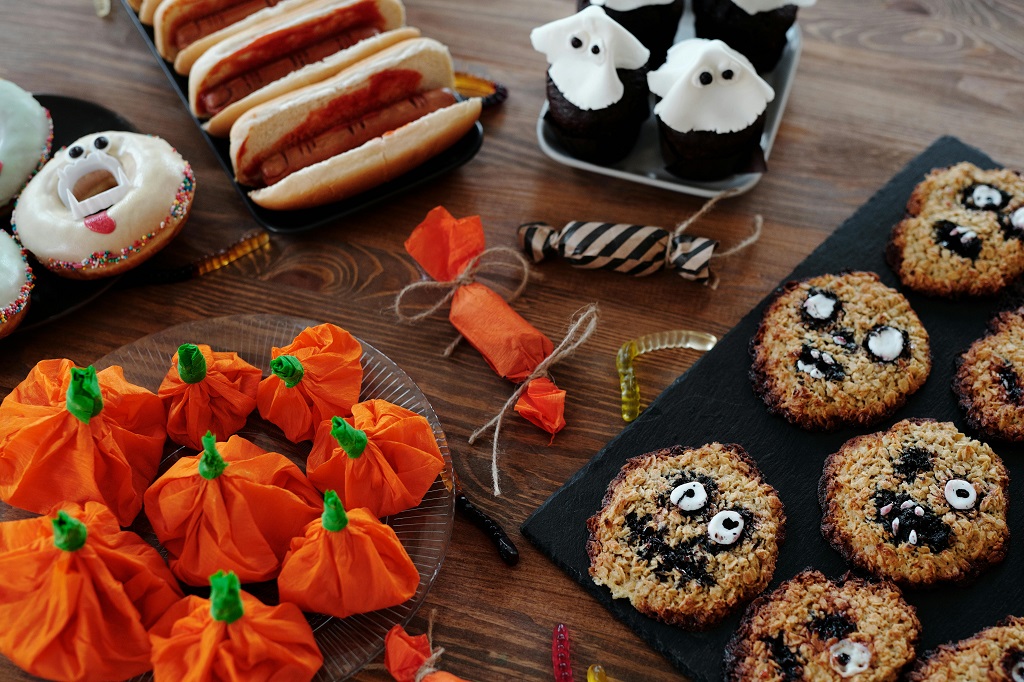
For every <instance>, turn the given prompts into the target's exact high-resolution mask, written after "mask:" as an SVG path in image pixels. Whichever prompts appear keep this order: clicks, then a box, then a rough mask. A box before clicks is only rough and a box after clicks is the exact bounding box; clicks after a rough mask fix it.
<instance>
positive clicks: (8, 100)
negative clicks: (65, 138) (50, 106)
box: [0, 80, 53, 207]
mask: <svg viewBox="0 0 1024 682" xmlns="http://www.w3.org/2000/svg"><path fill="white" fill-rule="evenodd" d="M52 142H53V122H52V121H51V120H50V112H48V111H47V110H46V109H44V108H43V107H42V105H40V104H39V102H37V101H35V99H33V97H32V95H30V94H28V93H27V92H25V91H24V90H22V89H21V88H19V87H18V86H17V85H15V84H14V83H11V82H10V81H5V80H0V207H3V206H6V205H7V204H8V203H9V202H10V201H11V199H13V198H14V197H16V196H17V195H18V192H20V191H21V188H22V187H24V186H25V183H26V182H28V180H29V178H31V177H32V175H33V174H34V173H35V172H36V171H37V170H39V169H40V168H41V167H42V165H43V164H44V163H46V159H47V158H49V156H50V144H51V143H52Z"/></svg>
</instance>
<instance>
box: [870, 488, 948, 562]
mask: <svg viewBox="0 0 1024 682" xmlns="http://www.w3.org/2000/svg"><path fill="white" fill-rule="evenodd" d="M875 508H876V509H877V510H878V513H877V515H876V516H875V521H876V522H877V523H879V524H881V525H882V526H883V527H885V529H886V530H887V531H888V532H889V541H890V542H891V543H892V544H895V545H899V544H901V543H904V542H906V543H909V544H911V545H922V546H924V545H926V546H928V547H929V548H930V549H931V550H932V551H933V552H941V551H943V550H945V549H949V536H950V533H951V529H950V527H949V526H948V525H947V524H946V523H945V522H944V521H943V520H942V518H941V517H939V516H938V515H937V514H936V513H935V512H933V511H932V510H931V509H929V508H928V507H926V506H924V505H922V504H919V503H918V502H917V501H916V500H913V499H912V498H911V497H910V496H909V495H903V494H901V495H897V494H896V493H894V492H893V491H891V490H877V491H876V492H875Z"/></svg>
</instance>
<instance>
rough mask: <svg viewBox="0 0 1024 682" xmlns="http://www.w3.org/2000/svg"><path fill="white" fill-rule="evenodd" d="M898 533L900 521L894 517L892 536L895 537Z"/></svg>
mask: <svg viewBox="0 0 1024 682" xmlns="http://www.w3.org/2000/svg"><path fill="white" fill-rule="evenodd" d="M899 532H900V519H899V517H896V518H895V519H893V520H892V534H893V535H896V534H897V533H899Z"/></svg>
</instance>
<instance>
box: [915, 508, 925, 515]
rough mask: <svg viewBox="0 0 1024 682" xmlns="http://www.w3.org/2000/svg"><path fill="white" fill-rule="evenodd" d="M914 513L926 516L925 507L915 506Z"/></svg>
mask: <svg viewBox="0 0 1024 682" xmlns="http://www.w3.org/2000/svg"><path fill="white" fill-rule="evenodd" d="M914 513H915V514H917V515H918V516H924V509H921V508H920V507H914Z"/></svg>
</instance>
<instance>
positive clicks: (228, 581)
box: [210, 571, 245, 623]
mask: <svg viewBox="0 0 1024 682" xmlns="http://www.w3.org/2000/svg"><path fill="white" fill-rule="evenodd" d="M210 615H211V616H213V619H214V620H219V621H221V622H223V623H234V622H235V621H236V620H238V619H239V618H241V617H242V616H243V615H245V607H243V606H242V595H241V591H240V589H239V581H238V576H237V575H235V574H234V572H233V571H228V572H227V573H225V572H224V571H217V572H216V573H214V574H213V575H211V576H210Z"/></svg>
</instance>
